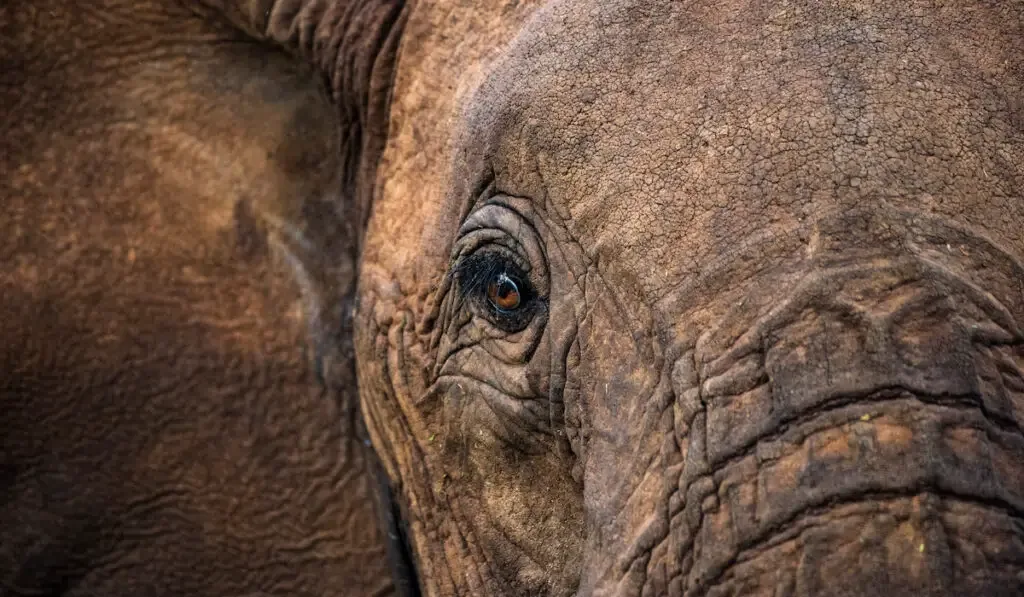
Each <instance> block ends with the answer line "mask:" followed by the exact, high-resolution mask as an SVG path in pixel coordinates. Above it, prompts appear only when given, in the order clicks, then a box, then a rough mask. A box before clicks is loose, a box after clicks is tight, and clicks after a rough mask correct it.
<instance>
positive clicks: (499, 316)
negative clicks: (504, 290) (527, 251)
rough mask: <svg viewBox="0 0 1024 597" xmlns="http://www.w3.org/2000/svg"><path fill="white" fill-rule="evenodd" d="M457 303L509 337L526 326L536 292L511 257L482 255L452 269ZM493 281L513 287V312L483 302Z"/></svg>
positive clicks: (461, 261) (481, 253)
mask: <svg viewBox="0 0 1024 597" xmlns="http://www.w3.org/2000/svg"><path fill="white" fill-rule="evenodd" d="M454 276H455V280H456V284H457V292H458V293H459V298H460V300H461V303H462V304H464V305H468V306H469V307H470V309H472V310H473V311H474V312H476V314H477V315H480V316H482V317H484V318H485V319H487V320H488V321H490V322H491V323H492V324H494V325H495V326H497V327H498V328H500V329H502V330H503V331H506V332H509V333H512V332H517V331H520V330H522V329H523V328H525V327H526V325H527V324H529V322H530V320H531V319H532V318H533V315H534V313H535V311H536V306H537V302H538V297H537V292H536V290H535V289H534V288H533V285H532V284H530V281H529V276H528V275H527V274H526V272H524V271H523V268H521V267H520V266H519V265H518V264H517V263H516V262H515V261H514V260H513V259H512V258H511V257H509V256H505V255H503V254H502V253H501V252H499V251H482V252H478V253H474V254H472V255H469V256H467V257H465V258H463V259H461V260H460V261H459V262H458V263H457V264H456V266H455V268H454ZM497 279H508V280H511V281H513V282H514V283H515V285H516V286H517V288H518V291H519V295H520V306H519V307H518V308H516V309H515V310H514V311H506V310H502V309H497V308H495V307H494V306H493V305H492V304H491V303H490V301H488V299H487V287H488V285H489V284H491V283H492V281H494V280H497Z"/></svg>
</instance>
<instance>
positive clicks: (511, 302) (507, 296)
mask: <svg viewBox="0 0 1024 597" xmlns="http://www.w3.org/2000/svg"><path fill="white" fill-rule="evenodd" d="M487 300H489V301H491V304H492V305H494V306H495V307H497V308H498V309H501V310H502V311H514V310H516V309H518V308H519V304H520V302H522V295H521V294H520V293H519V285H517V284H516V283H515V281H514V280H513V279H512V278H509V277H508V276H506V275H505V274H500V275H498V276H496V277H495V278H494V279H492V280H491V281H490V283H488V284H487Z"/></svg>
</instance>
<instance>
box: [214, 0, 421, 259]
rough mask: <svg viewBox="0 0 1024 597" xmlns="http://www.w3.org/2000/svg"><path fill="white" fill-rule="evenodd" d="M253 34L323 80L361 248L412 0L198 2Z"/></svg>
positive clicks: (349, 210) (350, 212)
mask: <svg viewBox="0 0 1024 597" xmlns="http://www.w3.org/2000/svg"><path fill="white" fill-rule="evenodd" d="M199 2H200V5H199V6H198V7H197V8H196V10H198V11H203V12H207V11H213V12H214V13H216V14H217V15H219V16H220V17H221V18H224V19H226V20H227V21H228V22H229V23H230V24H231V25H233V26H234V27H236V28H238V29H240V30H241V31H243V32H244V33H246V34H247V35H249V36H251V37H253V38H255V39H257V40H261V41H265V42H268V43H271V44H273V45H275V46H278V47H280V48H281V49H283V50H284V51H285V52H287V53H289V54H291V55H292V56H294V57H296V58H297V59H298V60H300V61H301V62H302V63H304V64H306V65H308V66H310V67H311V68H313V69H314V70H315V71H316V73H317V74H319V75H320V76H321V77H322V79H323V81H324V83H325V85H326V87H327V89H328V91H329V93H330V97H331V101H332V102H333V104H334V106H335V108H336V112H337V115H338V125H339V127H340V129H341V143H340V147H339V149H340V151H341V156H340V157H341V164H342V166H343V172H342V177H343V178H342V188H341V189H340V191H341V196H342V197H343V199H344V201H345V203H346V205H344V206H343V207H344V208H345V213H346V215H350V216H354V217H355V218H356V219H355V220H354V221H355V222H357V223H358V226H356V231H357V233H358V235H359V244H360V245H361V243H362V235H363V229H364V228H365V224H366V220H367V218H368V217H369V212H370V206H371V204H372V202H373V183H374V177H375V174H376V169H377V162H378V160H379V158H380V156H381V154H382V153H383V150H384V145H385V142H386V137H387V131H388V108H389V104H390V100H391V88H392V86H393V79H394V71H395V67H396V64H397V61H398V49H399V43H400V40H401V37H402V32H403V30H404V24H405V21H406V18H407V15H408V13H409V10H410V8H411V3H409V2H407V1H406V0H369V1H360V0H199Z"/></svg>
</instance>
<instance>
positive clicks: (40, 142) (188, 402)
mask: <svg viewBox="0 0 1024 597" xmlns="http://www.w3.org/2000/svg"><path fill="white" fill-rule="evenodd" d="M405 10H406V9H405V7H404V5H403V2H402V1H400V0H359V1H356V0H307V1H297V0H277V1H267V0H139V1H137V2H135V1H131V2H129V1H126V0H97V1H95V2H86V3H83V2H79V1H78V0H47V1H46V2H42V3H40V2H2V1H0V30H2V31H3V33H2V34H0V65H3V66H2V67H0V71H2V72H0V80H2V84H0V106H3V107H4V108H3V110H4V112H5V116H7V115H8V114H7V113H8V112H9V114H10V116H11V117H10V118H5V119H0V120H2V122H0V129H2V134H0V203H3V205H4V211H3V214H2V215H0V263H2V264H3V266H2V267H0V338H2V341H0V413H2V414H0V503H2V504H3V507H0V529H2V531H0V586H3V587H12V589H11V590H13V591H14V592H15V593H21V592H26V593H33V594H37V593H38V594H53V595H56V594H65V593H75V594H102V595H129V594H131V595H135V594H165V595H177V594H189V595H197V596H199V595H228V594H231V595H235V594H268V595H269V594H273V595H282V594H288V595H297V596H301V595H322V594H326V593H331V594H342V595H345V594H385V593H386V592H387V591H388V590H389V588H390V587H389V582H388V580H389V579H388V577H387V570H386V564H385V562H384V561H383V560H384V557H383V556H384V545H382V543H381V538H382V537H383V536H385V535H384V534H383V533H382V534H381V535H380V536H376V535H375V532H376V531H377V529H376V526H377V525H376V521H375V520H370V519H372V518H373V514H374V512H373V510H372V507H371V506H370V504H369V501H370V497H369V495H370V493H371V492H372V491H373V490H374V487H375V484H374V482H373V480H372V479H370V478H369V475H370V472H371V470H372V468H373V466H372V461H371V462H370V463H368V462H367V459H368V458H370V454H364V453H363V450H365V437H366V434H365V431H364V430H363V428H362V421H361V418H360V416H359V408H358V400H357V394H356V380H355V372H354V365H353V353H352V334H351V329H350V328H351V324H350V318H351V312H350V305H351V301H352V295H353V291H354V287H355V279H356V271H355V270H356V258H357V255H359V253H360V251H361V248H360V247H361V244H362V237H363V228H364V225H365V222H366V220H367V217H368V214H369V211H370V204H371V202H372V200H373V192H374V182H375V173H376V169H377V162H378V160H379V158H380V155H381V153H382V150H383V147H384V144H385V141H386V139H385V137H386V132H387V127H388V123H387V112H388V103H389V100H390V98H389V93H390V91H389V90H390V87H391V78H392V73H393V68H394V65H395V62H396V58H397V48H398V43H399V39H400V35H401V31H402V24H403V20H404V18H405V17H404V15H405ZM282 54H285V55H286V56H282ZM289 57H290V59H289ZM311 73H312V75H313V76H310V74H311ZM313 79H319V81H315V80H313ZM325 92H326V93H325ZM325 95H326V96H327V97H326V98H325ZM327 100H330V101H329V102H328V101H327ZM328 103H329V104H330V105H327V104H328ZM8 108H9V110H8ZM326 154H330V155H329V156H328V155H326ZM296 282H297V283H296ZM299 303H304V304H302V305H301V307H302V309H301V313H300V309H299V308H298V307H299V306H300V305H299ZM304 337H308V338H311V340H312V343H311V344H312V346H313V348H314V350H312V351H307V352H306V353H303V350H304V349H305V347H306V346H307V345H308V343H307V342H304ZM309 352H312V353H314V354H313V355H312V356H313V358H308V357H309V356H310V355H309ZM317 377H319V379H316V378H317ZM325 386H326V388H327V389H328V391H325ZM382 492H384V493H386V487H384V488H382ZM390 512H391V509H390V508H384V509H381V515H382V516H383V517H384V518H385V520H386V521H390V518H389V516H390ZM397 549H398V552H400V551H401V549H400V546H399V548H397ZM400 560H401V557H400V555H399V556H398V557H397V558H396V561H400ZM399 585H400V586H401V583H399ZM3 592H4V591H2V590H0V593H3Z"/></svg>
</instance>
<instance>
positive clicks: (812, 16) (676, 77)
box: [463, 1, 1024, 300]
mask: <svg viewBox="0 0 1024 597" xmlns="http://www.w3.org/2000/svg"><path fill="white" fill-rule="evenodd" d="M1011 4H1013V3H1008V4H1007V5H1005V6H1004V7H1003V8H998V7H996V8H990V9H979V10H976V11H963V10H960V9H957V10H956V11H955V12H945V11H943V10H942V9H941V8H939V7H926V6H917V5H913V4H906V3H888V2H877V3H875V2H830V3H812V2H808V3H801V2H789V3H753V2H745V1H732V2H725V3H720V2H715V3H712V2H683V3H680V2H665V3H650V2H644V3H639V2H611V3H609V2H597V1H594V2H583V3H580V2H573V3H554V4H551V5H549V6H547V7H545V9H544V10H541V11H539V12H538V13H537V14H535V15H534V16H533V18H532V20H531V21H530V22H529V23H528V25H527V26H526V27H525V28H524V30H523V31H522V32H521V33H520V35H519V37H518V38H517V39H516V41H515V43H514V44H513V46H512V47H511V48H510V49H509V51H508V52H506V53H505V55H504V57H503V59H502V60H500V61H499V62H498V63H496V65H495V66H494V68H493V70H492V72H491V75H490V77H489V78H488V79H487V80H486V81H485V82H484V83H483V84H482V86H481V88H480V90H479V92H478V93H477V94H476V95H475V96H474V97H473V98H472V100H471V101H470V103H469V109H468V110H467V112H466V116H467V120H468V123H469V125H468V127H467V131H468V133H467V134H466V135H465V139H466V140H464V141H463V145H464V146H470V147H472V146H474V145H480V144H481V143H483V142H484V141H482V140H490V143H491V149H490V150H489V151H488V152H485V153H487V155H488V156H490V157H489V158H488V159H489V160H491V161H492V162H493V171H494V172H495V176H496V178H497V186H498V188H499V189H501V190H503V191H506V192H510V193H517V194H522V195H527V196H531V197H534V198H536V199H540V198H542V197H543V198H544V199H546V201H547V202H548V204H549V205H552V206H554V209H556V210H558V211H559V213H560V214H561V215H562V216H563V217H564V219H565V220H567V221H568V223H569V226H570V228H571V229H572V231H573V232H574V235H575V236H576V238H578V239H579V240H580V242H581V244H583V245H584V249H585V250H586V251H588V252H589V253H590V254H592V255H595V256H599V257H600V258H601V261H602V262H603V263H607V264H608V267H609V268H611V269H618V270H619V271H618V272H617V273H618V274H620V275H621V279H624V280H632V281H634V282H635V284H636V286H637V288H638V290H639V291H640V292H641V293H642V294H644V295H645V296H646V297H647V298H648V299H655V300H656V299H657V298H660V297H661V296H663V295H664V294H665V293H667V292H670V291H671V289H672V288H674V287H676V286H678V284H679V283H680V281H681V280H684V279H686V278H687V277H689V276H692V275H695V274H698V273H700V272H701V271H702V268H703V266H704V264H705V263H706V262H707V261H708V260H709V259H711V258H712V257H713V256H716V257H718V258H721V257H722V256H727V255H729V254H730V252H731V251H733V250H734V248H735V247H736V246H737V244H738V243H740V242H741V241H744V240H746V239H749V238H751V237H752V236H756V235H765V234H769V236H771V237H772V238H773V243H774V244H776V245H779V241H780V239H781V240H782V241H785V240H786V239H789V241H791V242H790V243H789V245H790V246H791V248H792V249H793V250H797V249H799V247H800V246H801V244H802V243H805V242H806V240H807V238H808V237H809V236H810V234H811V233H809V232H808V230H809V229H813V228H814V227H815V225H816V221H817V219H818V216H819V215H820V214H823V213H834V212H836V211H842V210H843V209H845V208H848V207H853V206H855V207H857V208H858V209H863V208H865V207H870V205H888V204H895V205H896V206H897V207H903V208H909V209H917V210H924V211H928V212H933V213H936V214H938V215H946V216H949V217H956V218H958V219H960V220H961V221H964V220H966V221H968V222H970V221H978V222H984V223H985V225H986V227H987V228H988V229H989V231H990V232H991V233H993V234H995V235H997V236H1001V237H1002V240H1004V241H1008V242H1009V244H1010V246H1012V247H1014V248H1016V249H1017V250H1018V251H1019V250H1020V249H1021V248H1022V247H1024V244H1022V243H1021V239H1020V233H1019V229H1020V224H1021V223H1022V222H1024V211H1022V207H1021V204H1020V202H1019V200H1016V201H1015V200H1014V199H1015V198H1019V197H1020V196H1021V193H1022V181H1024V168H1022V166H1021V164H1024V151H1022V147H1024V142H1022V136H1021V127H1020V123H1021V122H1022V120H1021V107H1020V102H1019V101H1017V100H1014V99H1013V98H1014V97H1020V90H1021V88H1022V85H1021V82H1022V79H1024V77H1022V73H1024V67H1022V63H1021V56H1022V55H1024V53H1022V52H1021V48H1022V43H1021V41H1020V40H1021V39H1022V35H1021V33H1022V29H1024V28H1022V26H1021V16H1020V15H1021V13H1022V11H1020V10H1019V8H1020V6H1019V4H1018V5H1017V10H1013V6H1011ZM1015 101H1016V102H1017V103H1014V102H1015ZM995 214H998V217H997V218H995V217H993V216H994V215H995ZM781 244H783V245H785V244H786V243H785V242H782V243H781Z"/></svg>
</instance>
